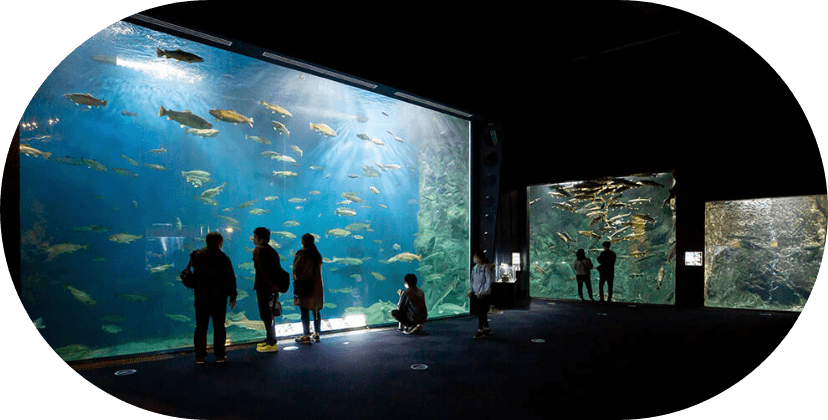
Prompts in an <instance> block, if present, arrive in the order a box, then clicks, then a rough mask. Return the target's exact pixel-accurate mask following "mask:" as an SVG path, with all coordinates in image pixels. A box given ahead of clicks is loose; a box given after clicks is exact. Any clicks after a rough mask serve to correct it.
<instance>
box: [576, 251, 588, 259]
mask: <svg viewBox="0 0 828 420" xmlns="http://www.w3.org/2000/svg"><path fill="white" fill-rule="evenodd" d="M575 257H576V258H578V259H579V260H583V259H586V253H585V252H584V250H583V249H579V250H578V251H576V252H575Z"/></svg>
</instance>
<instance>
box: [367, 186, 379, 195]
mask: <svg viewBox="0 0 828 420" xmlns="http://www.w3.org/2000/svg"><path fill="white" fill-rule="evenodd" d="M368 189H370V190H371V192H373V193H374V194H379V193H380V192H379V190H378V189H376V187H373V186H369V187H368Z"/></svg>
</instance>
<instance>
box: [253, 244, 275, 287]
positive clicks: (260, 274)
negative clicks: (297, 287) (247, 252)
mask: <svg viewBox="0 0 828 420" xmlns="http://www.w3.org/2000/svg"><path fill="white" fill-rule="evenodd" d="M279 264H281V259H280V258H279V253H278V252H276V250H275V249H273V247H272V246H270V245H269V244H264V245H257V246H256V248H255V249H254V250H253V268H255V269H256V280H255V281H254V282H253V289H254V290H256V291H257V292H263V293H271V292H272V290H273V287H272V286H273V284H272V280H271V279H272V278H273V277H274V276H275V275H276V274H277V273H271V272H270V270H277V269H278V267H279Z"/></svg>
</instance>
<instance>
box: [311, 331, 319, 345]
mask: <svg viewBox="0 0 828 420" xmlns="http://www.w3.org/2000/svg"><path fill="white" fill-rule="evenodd" d="M312 337H313V341H316V342H317V343H318V342H319V333H313V336H312Z"/></svg>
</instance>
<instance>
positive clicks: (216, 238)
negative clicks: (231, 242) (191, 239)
mask: <svg viewBox="0 0 828 420" xmlns="http://www.w3.org/2000/svg"><path fill="white" fill-rule="evenodd" d="M205 241H206V242H207V248H212V249H221V244H222V243H223V242H224V238H222V236H221V234H220V233H218V232H210V233H208V234H207V237H206V238H205Z"/></svg>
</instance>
